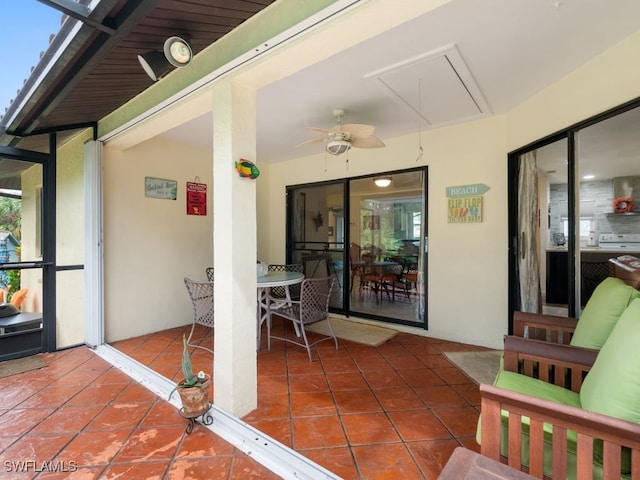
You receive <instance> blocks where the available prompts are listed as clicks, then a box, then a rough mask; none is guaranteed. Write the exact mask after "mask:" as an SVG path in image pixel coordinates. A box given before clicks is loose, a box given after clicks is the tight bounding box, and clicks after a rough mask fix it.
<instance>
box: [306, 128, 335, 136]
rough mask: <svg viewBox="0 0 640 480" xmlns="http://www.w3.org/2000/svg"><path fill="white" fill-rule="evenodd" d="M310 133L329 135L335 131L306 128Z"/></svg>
mask: <svg viewBox="0 0 640 480" xmlns="http://www.w3.org/2000/svg"><path fill="white" fill-rule="evenodd" d="M305 128H306V129H307V131H308V132H311V133H318V134H320V135H329V134H330V133H333V130H327V129H326V128H316V127H305Z"/></svg>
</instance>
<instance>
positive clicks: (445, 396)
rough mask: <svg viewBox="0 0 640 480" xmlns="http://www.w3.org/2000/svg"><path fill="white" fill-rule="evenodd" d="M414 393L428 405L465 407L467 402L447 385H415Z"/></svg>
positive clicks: (467, 404)
mask: <svg viewBox="0 0 640 480" xmlns="http://www.w3.org/2000/svg"><path fill="white" fill-rule="evenodd" d="M415 392H416V394H418V396H419V397H420V398H421V399H422V400H423V401H424V402H425V403H426V404H427V406H428V407H467V406H469V402H467V401H466V400H465V399H464V398H463V397H461V396H460V395H459V394H458V392H456V391H455V390H454V389H453V388H452V387H450V386H449V385H434V386H431V387H417V388H416V389H415Z"/></svg>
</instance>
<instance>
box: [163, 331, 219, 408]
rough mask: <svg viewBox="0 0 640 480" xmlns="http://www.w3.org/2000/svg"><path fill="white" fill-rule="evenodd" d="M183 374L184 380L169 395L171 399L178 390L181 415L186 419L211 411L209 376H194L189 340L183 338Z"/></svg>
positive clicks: (200, 373)
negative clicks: (180, 401)
mask: <svg viewBox="0 0 640 480" xmlns="http://www.w3.org/2000/svg"><path fill="white" fill-rule="evenodd" d="M182 344H183V350H182V373H183V374H184V379H183V380H182V381H181V382H180V383H178V384H177V385H176V387H175V388H174V389H173V390H172V391H171V393H170V394H169V399H171V397H172V396H173V393H174V392H175V391H176V390H177V391H178V395H180V400H182V409H181V410H180V414H181V415H182V416H183V417H186V418H194V417H198V416H200V415H202V414H204V413H205V412H207V411H208V410H209V408H210V407H211V403H210V402H209V380H210V377H209V375H206V374H205V373H204V372H202V371H200V372H198V374H197V375H194V374H193V367H192V365H191V355H190V354H189V346H188V344H187V338H186V336H185V335H183V336H182Z"/></svg>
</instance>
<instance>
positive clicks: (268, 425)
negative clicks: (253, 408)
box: [251, 418, 293, 448]
mask: <svg viewBox="0 0 640 480" xmlns="http://www.w3.org/2000/svg"><path fill="white" fill-rule="evenodd" d="M291 423H292V420H291V419H290V418H278V419H273V420H254V421H252V422H251V426H252V427H255V428H257V429H258V430H260V431H261V432H263V433H265V434H266V435H268V436H269V437H271V438H273V439H274V440H277V441H278V442H280V443H282V444H283V445H286V446H287V447H289V448H291V447H292V444H291V429H292V428H293V427H292V426H291Z"/></svg>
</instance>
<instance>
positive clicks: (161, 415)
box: [139, 399, 186, 428]
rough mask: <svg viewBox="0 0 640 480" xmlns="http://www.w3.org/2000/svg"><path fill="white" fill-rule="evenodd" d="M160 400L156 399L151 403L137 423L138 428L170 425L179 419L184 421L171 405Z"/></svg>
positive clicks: (176, 422)
mask: <svg viewBox="0 0 640 480" xmlns="http://www.w3.org/2000/svg"><path fill="white" fill-rule="evenodd" d="M162 400H163V399H157V400H156V401H155V402H154V403H153V404H152V405H151V407H150V408H149V410H148V411H147V414H146V416H145V417H144V418H143V419H142V421H141V422H140V424H139V426H140V428H149V427H162V426H171V425H177V424H179V423H180V422H181V421H186V420H184V418H182V417H181V416H180V414H179V413H178V410H177V409H176V408H175V407H174V406H173V405H171V404H170V403H168V402H165V401H162Z"/></svg>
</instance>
